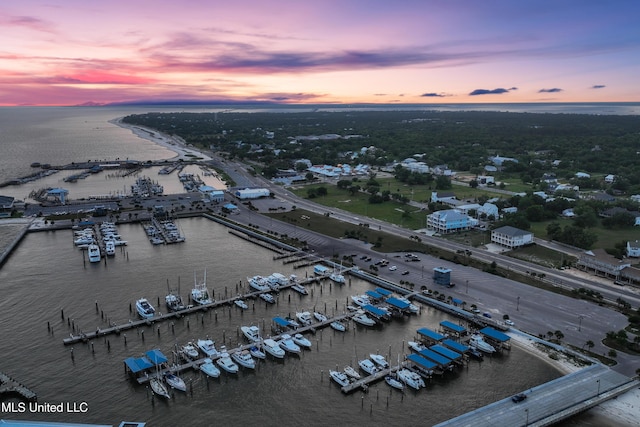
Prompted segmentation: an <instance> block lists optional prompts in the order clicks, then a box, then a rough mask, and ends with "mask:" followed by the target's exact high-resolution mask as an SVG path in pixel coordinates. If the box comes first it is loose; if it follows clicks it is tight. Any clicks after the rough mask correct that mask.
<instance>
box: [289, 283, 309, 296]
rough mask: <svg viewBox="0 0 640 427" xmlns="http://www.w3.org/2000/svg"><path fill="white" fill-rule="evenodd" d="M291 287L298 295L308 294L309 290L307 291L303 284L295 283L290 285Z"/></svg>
mask: <svg viewBox="0 0 640 427" xmlns="http://www.w3.org/2000/svg"><path fill="white" fill-rule="evenodd" d="M291 289H293V290H294V291H296V292H297V293H299V294H300V295H309V292H308V291H307V288H305V287H304V285H301V284H300V283H296V284H295V285H292V286H291Z"/></svg>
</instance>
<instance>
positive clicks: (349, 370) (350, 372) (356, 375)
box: [344, 365, 361, 380]
mask: <svg viewBox="0 0 640 427" xmlns="http://www.w3.org/2000/svg"><path fill="white" fill-rule="evenodd" d="M344 373H345V374H347V375H348V376H350V377H351V378H354V379H356V380H359V379H360V378H361V375H360V373H359V372H358V371H356V370H355V369H353V367H351V366H349V365H347V366H345V367H344Z"/></svg>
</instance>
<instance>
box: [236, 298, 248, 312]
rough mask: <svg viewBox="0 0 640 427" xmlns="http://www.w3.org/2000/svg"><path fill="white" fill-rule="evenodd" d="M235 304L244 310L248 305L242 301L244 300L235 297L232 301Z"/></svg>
mask: <svg viewBox="0 0 640 427" xmlns="http://www.w3.org/2000/svg"><path fill="white" fill-rule="evenodd" d="M233 303H234V304H235V305H237V306H238V307H240V308H241V309H243V310H246V309H248V308H249V306H248V305H247V303H246V302H244V300H241V299H237V300H235V301H234V302H233Z"/></svg>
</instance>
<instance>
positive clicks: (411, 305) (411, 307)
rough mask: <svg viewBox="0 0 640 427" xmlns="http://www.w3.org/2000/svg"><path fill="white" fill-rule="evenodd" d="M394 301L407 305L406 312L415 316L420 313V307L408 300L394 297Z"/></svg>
mask: <svg viewBox="0 0 640 427" xmlns="http://www.w3.org/2000/svg"><path fill="white" fill-rule="evenodd" d="M396 299H398V300H400V301H402V302H404V303H407V304H409V307H408V310H409V312H410V313H413V314H417V313H418V312H419V311H420V307H418V306H417V305H415V304H414V303H412V302H411V301H410V300H409V299H408V298H406V297H403V296H400V297H396Z"/></svg>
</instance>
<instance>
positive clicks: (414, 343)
mask: <svg viewBox="0 0 640 427" xmlns="http://www.w3.org/2000/svg"><path fill="white" fill-rule="evenodd" d="M407 345H408V346H409V348H410V349H411V350H413V351H415V352H416V353H420V352H421V351H422V350H426V349H427V348H428V347H427V346H426V345H424V344H422V343H419V342H417V341H409V342H407Z"/></svg>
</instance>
